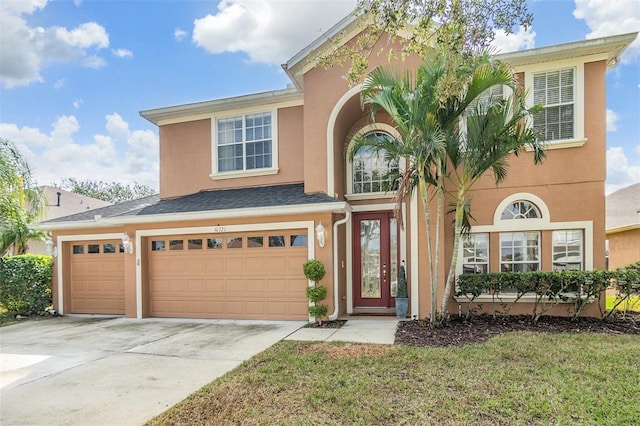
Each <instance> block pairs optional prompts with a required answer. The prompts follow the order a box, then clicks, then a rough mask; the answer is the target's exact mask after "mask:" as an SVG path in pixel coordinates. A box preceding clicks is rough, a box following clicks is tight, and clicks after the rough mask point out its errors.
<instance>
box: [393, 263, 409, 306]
mask: <svg viewBox="0 0 640 426" xmlns="http://www.w3.org/2000/svg"><path fill="white" fill-rule="evenodd" d="M403 262H404V260H403ZM396 294H397V295H396V297H400V298H407V297H409V294H408V292H407V274H406V273H405V271H404V265H400V269H399V270H398V292H397V293H396Z"/></svg>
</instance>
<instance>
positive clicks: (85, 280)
mask: <svg viewBox="0 0 640 426" xmlns="http://www.w3.org/2000/svg"><path fill="white" fill-rule="evenodd" d="M70 272H71V313H74V314H117V315H122V314H124V249H123V247H122V242H121V241H120V240H113V241H108V240H99V241H78V242H72V243H71V261H70Z"/></svg>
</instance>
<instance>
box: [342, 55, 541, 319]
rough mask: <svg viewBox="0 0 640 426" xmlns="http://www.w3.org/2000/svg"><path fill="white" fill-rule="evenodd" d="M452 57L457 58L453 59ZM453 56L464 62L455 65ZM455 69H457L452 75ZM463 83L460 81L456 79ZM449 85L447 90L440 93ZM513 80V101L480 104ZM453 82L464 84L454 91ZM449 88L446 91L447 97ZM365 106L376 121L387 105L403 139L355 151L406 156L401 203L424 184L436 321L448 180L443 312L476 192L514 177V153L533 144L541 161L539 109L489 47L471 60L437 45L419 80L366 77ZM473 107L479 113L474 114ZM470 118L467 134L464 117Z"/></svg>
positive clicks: (389, 74)
mask: <svg viewBox="0 0 640 426" xmlns="http://www.w3.org/2000/svg"><path fill="white" fill-rule="evenodd" d="M448 61H449V63H448ZM450 61H459V66H452V64H451V63H450ZM451 70H456V72H457V74H456V75H454V76H452V75H451ZM454 80H455V81H457V84H456V85H453V84H452V81H454ZM443 84H444V85H445V86H446V87H445V90H444V92H442V91H439V88H440V87H442V85H443ZM498 86H500V87H501V86H508V87H510V88H511V89H512V90H513V91H514V93H515V95H514V98H513V99H506V100H504V99H502V100H491V99H489V102H488V103H487V102H480V100H482V99H483V94H485V93H486V92H487V90H489V89H491V88H492V87H498ZM452 87H457V90H454V91H452V90H451V88H452ZM443 93H444V95H443ZM362 104H363V106H368V107H370V113H371V117H372V119H374V120H375V114H376V113H377V112H378V111H379V110H381V109H382V110H384V111H386V112H387V113H388V114H389V116H390V117H391V119H392V120H393V122H394V124H395V125H396V130H397V131H398V132H399V134H400V137H399V138H398V139H397V140H395V141H389V140H385V141H381V142H379V141H375V140H372V139H369V140H365V139H364V138H363V139H362V140H357V141H356V143H355V144H354V146H353V148H352V151H351V155H352V154H353V153H354V152H355V151H356V150H357V149H358V148H359V147H360V146H362V145H372V146H374V148H375V149H376V150H384V151H385V152H386V157H387V160H388V161H397V160H398V159H400V158H403V159H405V160H406V163H407V170H405V171H404V172H400V174H401V184H400V187H399V190H398V193H397V196H398V197H399V198H398V202H399V201H400V200H401V198H402V197H403V196H404V195H405V194H406V193H408V192H411V191H413V190H414V189H415V188H416V187H417V188H419V191H420V196H421V199H422V205H423V211H424V215H425V220H426V225H427V256H428V258H429V262H430V265H429V272H430V280H431V286H430V287H431V288H430V290H431V302H432V306H431V321H432V322H434V321H435V320H436V319H437V318H438V312H437V288H438V284H439V274H438V271H439V266H440V229H441V223H442V218H443V213H444V212H443V198H444V193H445V179H446V181H447V183H449V185H447V186H448V187H453V190H451V191H447V192H448V193H449V194H450V195H451V196H452V197H453V199H454V201H455V225H454V248H453V253H452V262H451V267H450V269H449V274H448V276H447V281H446V285H445V289H444V293H443V297H442V303H441V307H440V308H441V310H440V312H441V313H444V312H446V306H447V303H448V301H449V298H450V296H451V289H452V286H453V280H454V277H455V275H454V273H455V268H456V264H457V251H458V246H459V243H460V238H461V235H462V229H463V224H464V223H465V221H466V220H468V216H465V214H466V213H467V214H468V213H469V203H470V200H469V191H470V189H471V187H472V186H473V185H474V184H475V183H476V182H477V181H478V179H479V178H480V177H481V176H482V175H483V174H484V173H485V172H487V171H489V170H491V171H492V172H493V174H494V178H495V180H496V183H499V182H501V181H502V180H504V178H505V177H506V161H507V157H508V156H509V155H510V154H511V153H513V152H515V153H517V152H518V151H519V150H522V149H523V148H524V147H525V145H530V146H532V147H533V149H534V153H535V155H534V160H535V162H536V163H537V162H539V161H541V160H542V158H543V156H544V153H543V151H542V148H541V146H540V144H539V143H538V141H537V139H536V137H535V134H534V132H533V131H532V130H531V129H530V128H527V126H526V123H525V118H526V116H527V115H528V114H530V113H531V112H532V111H531V110H527V109H526V108H525V107H524V105H523V96H522V94H521V93H519V91H518V89H517V80H516V79H515V77H514V74H513V73H512V71H511V70H510V69H509V67H508V66H507V65H505V64H504V63H502V62H500V61H497V60H494V59H492V58H491V57H490V55H489V54H488V53H487V52H481V53H480V54H479V55H476V56H474V57H467V58H463V57H461V56H460V55H449V54H447V52H445V51H443V50H437V49H434V51H433V52H432V53H431V54H430V55H429V56H428V57H427V59H426V61H425V63H424V64H423V65H422V66H420V68H419V69H418V73H417V78H416V81H415V83H413V82H412V78H411V75H410V73H405V74H404V75H403V76H402V77H400V78H398V77H397V76H396V75H395V74H394V72H393V71H391V70H389V69H386V68H376V69H374V70H373V71H372V72H371V73H370V74H369V76H368V77H367V78H366V79H365V81H364V84H363V90H362ZM470 110H471V111H472V114H471V117H469V118H468V119H467V116H468V115H469V112H470ZM463 119H466V123H467V125H466V132H465V131H462V130H461V128H464V127H465V126H461V121H462V120H463ZM430 191H431V192H433V193H435V198H436V202H437V206H436V231H435V234H436V235H435V251H434V250H432V245H431V240H432V239H433V236H432V235H431V224H430V221H431V219H430V213H429V208H428V204H429V195H428V194H429V192H430Z"/></svg>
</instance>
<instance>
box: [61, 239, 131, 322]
mask: <svg viewBox="0 0 640 426" xmlns="http://www.w3.org/2000/svg"><path fill="white" fill-rule="evenodd" d="M121 238H122V233H113V232H112V233H109V234H82V235H60V236H58V238H57V247H58V313H59V314H60V315H64V313H65V312H64V290H63V288H64V286H63V279H64V277H63V274H62V272H63V270H64V268H63V262H64V261H65V259H64V252H63V251H62V243H63V242H67V241H86V240H94V241H95V240H119V239H121ZM69 261H71V259H69ZM69 279H71V277H69Z"/></svg>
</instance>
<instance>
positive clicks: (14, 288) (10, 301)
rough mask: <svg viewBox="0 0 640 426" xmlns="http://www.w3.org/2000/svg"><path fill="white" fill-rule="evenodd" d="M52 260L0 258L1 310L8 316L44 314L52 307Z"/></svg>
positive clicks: (38, 256) (39, 257)
mask: <svg viewBox="0 0 640 426" xmlns="http://www.w3.org/2000/svg"><path fill="white" fill-rule="evenodd" d="M52 274H53V260H52V259H51V257H50V256H40V255H32V254H26V255H21V256H11V257H3V258H0V306H1V307H2V308H3V309H5V310H6V311H7V314H9V315H12V316H14V315H31V314H42V313H44V311H45V310H46V309H47V308H48V307H50V306H51V304H52V295H51V277H52Z"/></svg>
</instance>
